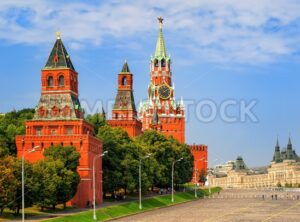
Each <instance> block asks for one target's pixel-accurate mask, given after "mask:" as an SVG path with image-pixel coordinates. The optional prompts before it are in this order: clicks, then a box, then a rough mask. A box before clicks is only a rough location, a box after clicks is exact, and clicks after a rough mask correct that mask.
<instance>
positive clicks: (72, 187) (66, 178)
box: [44, 145, 80, 208]
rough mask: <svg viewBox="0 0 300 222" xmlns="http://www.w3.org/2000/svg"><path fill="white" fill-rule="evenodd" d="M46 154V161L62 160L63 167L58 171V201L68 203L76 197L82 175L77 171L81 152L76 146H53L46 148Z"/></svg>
mask: <svg viewBox="0 0 300 222" xmlns="http://www.w3.org/2000/svg"><path fill="white" fill-rule="evenodd" d="M44 156H45V158H46V161H61V162H62V163H63V168H62V169H60V170H59V171H58V172H57V176H59V177H60V180H59V183H58V184H57V193H56V196H57V203H63V204H64V208H65V207H66V203H67V202H68V201H69V200H70V199H72V198H73V197H74V195H75V194H76V191H77V187H78V184H79V182H80V176H79V174H78V172H77V167H78V165H79V159H80V154H79V153H78V152H77V151H76V149H75V147H73V146H69V147H63V146H61V145H59V146H52V147H50V148H48V149H46V150H45V152H44Z"/></svg>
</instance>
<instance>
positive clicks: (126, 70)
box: [121, 60, 130, 73]
mask: <svg viewBox="0 0 300 222" xmlns="http://www.w3.org/2000/svg"><path fill="white" fill-rule="evenodd" d="M125 72H130V69H129V66H128V63H127V60H125V62H124V65H123V67H122V70H121V73H125Z"/></svg>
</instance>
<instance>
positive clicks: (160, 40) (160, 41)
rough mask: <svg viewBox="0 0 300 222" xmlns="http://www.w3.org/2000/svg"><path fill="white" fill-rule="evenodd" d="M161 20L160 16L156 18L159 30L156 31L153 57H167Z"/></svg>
mask: <svg viewBox="0 0 300 222" xmlns="http://www.w3.org/2000/svg"><path fill="white" fill-rule="evenodd" d="M163 20H164V19H163V18H162V17H159V18H158V22H159V32H158V37H157V42H156V49H155V55H154V57H155V58H157V59H162V58H167V50H166V46H165V41H164V36H163V32H162V26H163Z"/></svg>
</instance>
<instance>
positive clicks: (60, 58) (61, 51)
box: [44, 32, 75, 71]
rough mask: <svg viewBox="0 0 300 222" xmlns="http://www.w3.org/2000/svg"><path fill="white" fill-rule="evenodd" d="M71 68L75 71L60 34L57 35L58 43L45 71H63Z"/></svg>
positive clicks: (55, 44)
mask: <svg viewBox="0 0 300 222" xmlns="http://www.w3.org/2000/svg"><path fill="white" fill-rule="evenodd" d="M61 68H69V69H72V70H74V71H75V68H74V66H73V64H72V61H71V58H70V56H69V54H68V52H67V50H66V48H65V46H64V44H63V42H62V40H61V38H60V34H59V33H58V32H57V33H56V42H55V43H54V46H53V49H52V51H51V53H50V55H49V58H48V60H47V63H46V65H45V67H44V69H61Z"/></svg>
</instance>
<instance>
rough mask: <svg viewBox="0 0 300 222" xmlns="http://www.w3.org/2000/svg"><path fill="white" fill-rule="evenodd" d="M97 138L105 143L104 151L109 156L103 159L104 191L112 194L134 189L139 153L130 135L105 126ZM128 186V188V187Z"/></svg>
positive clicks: (119, 129)
mask: <svg viewBox="0 0 300 222" xmlns="http://www.w3.org/2000/svg"><path fill="white" fill-rule="evenodd" d="M97 137H98V138H99V139H101V140H102V142H103V150H106V151H108V155H105V156H104V157H103V164H102V166H103V169H102V170H103V191H104V193H112V192H114V191H116V190H119V189H121V188H123V189H132V188H133V187H135V185H136V180H135V178H136V176H135V177H134V176H133V175H132V174H131V172H133V171H134V170H132V168H135V172H136V171H137V169H138V168H137V164H138V163H137V159H138V158H137V157H138V151H137V149H136V147H134V145H133V143H132V141H131V140H130V138H129V137H128V134H127V133H126V132H125V131H123V130H122V129H121V128H111V127H110V126H108V125H105V126H103V127H101V128H99V131H98V134H97ZM125 171H126V172H125ZM127 185H128V187H127Z"/></svg>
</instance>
